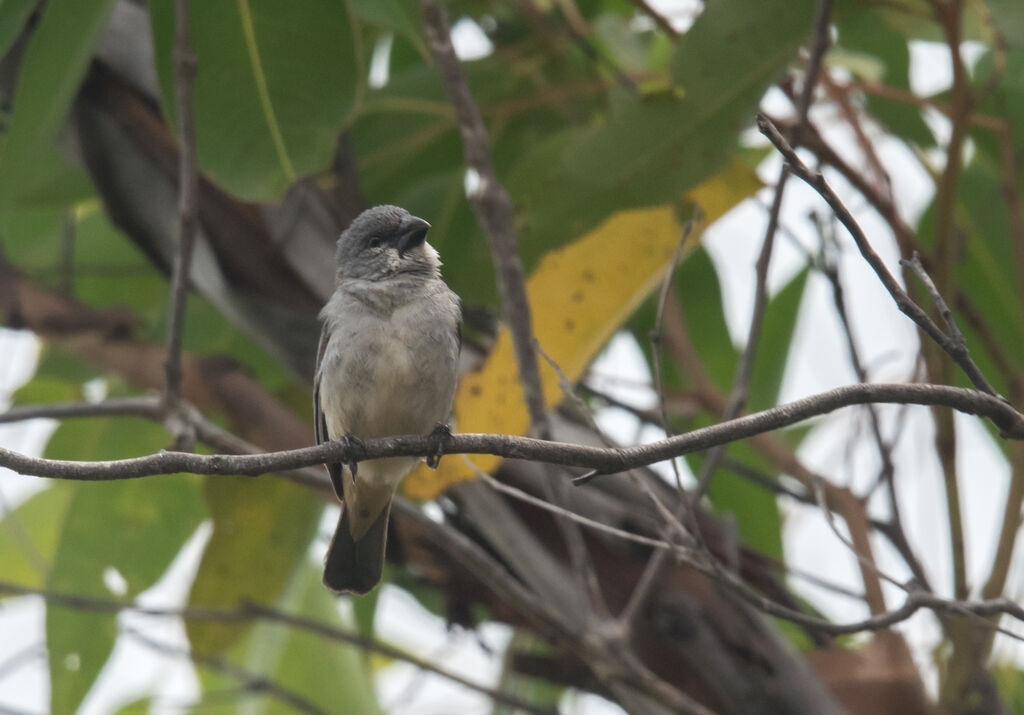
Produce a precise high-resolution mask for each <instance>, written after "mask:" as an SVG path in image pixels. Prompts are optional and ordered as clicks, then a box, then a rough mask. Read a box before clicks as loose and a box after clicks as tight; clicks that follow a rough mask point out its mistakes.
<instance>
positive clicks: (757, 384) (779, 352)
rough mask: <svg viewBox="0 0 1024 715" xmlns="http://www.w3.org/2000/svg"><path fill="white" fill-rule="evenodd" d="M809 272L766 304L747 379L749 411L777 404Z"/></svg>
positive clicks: (807, 270) (792, 281) (796, 278)
mask: <svg viewBox="0 0 1024 715" xmlns="http://www.w3.org/2000/svg"><path fill="white" fill-rule="evenodd" d="M808 273H809V269H807V268H804V269H803V270H802V271H800V272H799V273H797V274H796V275H795V276H794V277H793V279H792V280H790V282H789V283H787V284H786V285H785V287H784V288H782V290H780V291H779V292H778V293H776V294H775V295H774V296H772V297H771V299H770V300H769V301H768V305H767V307H766V308H765V313H764V323H763V325H762V326H761V341H760V343H759V344H758V347H757V355H756V359H755V361H754V369H753V372H752V373H751V376H750V399H749V401H748V403H749V407H748V409H749V411H751V412H754V411H756V410H764V409H767V408H769V407H773V406H774V405H776V404H778V399H779V388H780V387H782V376H783V373H784V372H785V371H786V362H787V359H788V357H789V351H790V345H791V344H792V342H793V333H794V331H795V330H796V321H797V318H798V317H799V314H800V304H801V302H802V301H803V297H804V288H805V287H806V285H807V276H808Z"/></svg>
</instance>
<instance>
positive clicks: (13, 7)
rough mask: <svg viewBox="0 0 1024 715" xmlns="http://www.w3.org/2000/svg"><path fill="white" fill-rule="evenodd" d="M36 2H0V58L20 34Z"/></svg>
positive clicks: (19, 0) (22, 0)
mask: <svg viewBox="0 0 1024 715" xmlns="http://www.w3.org/2000/svg"><path fill="white" fill-rule="evenodd" d="M36 4H37V0H3V2H0V57H3V56H4V55H6V54H7V50H9V49H11V45H13V44H14V41H15V40H16V39H17V37H18V35H19V34H20V33H21V28H23V27H24V26H25V21H26V20H28V16H29V15H30V14H31V13H32V9H33V8H34V7H35V6H36Z"/></svg>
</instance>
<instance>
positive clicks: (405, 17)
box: [352, 0, 427, 57]
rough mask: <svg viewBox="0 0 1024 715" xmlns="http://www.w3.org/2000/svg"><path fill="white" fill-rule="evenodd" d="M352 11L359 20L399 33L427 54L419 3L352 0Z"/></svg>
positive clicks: (387, 0)
mask: <svg viewBox="0 0 1024 715" xmlns="http://www.w3.org/2000/svg"><path fill="white" fill-rule="evenodd" d="M352 11H353V12H354V13H355V14H356V16H357V17H358V18H359V19H360V20H364V21H365V22H368V23H370V24H371V25H376V26H377V27H380V28H381V29H383V30H390V31H391V32H394V33H395V34H397V35H401V36H402V37H404V38H405V39H407V40H408V41H409V42H411V43H412V44H413V45H414V46H415V47H416V49H417V50H419V51H420V52H421V53H422V54H423V56H424V57H426V56H427V46H426V44H425V43H424V42H423V31H422V30H421V29H420V10H419V3H417V2H414V0H352Z"/></svg>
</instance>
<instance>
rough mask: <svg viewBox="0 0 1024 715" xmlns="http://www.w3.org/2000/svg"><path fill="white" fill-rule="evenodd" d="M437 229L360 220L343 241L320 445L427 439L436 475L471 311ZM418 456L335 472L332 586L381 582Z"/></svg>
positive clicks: (324, 341)
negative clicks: (448, 276) (444, 273)
mask: <svg viewBox="0 0 1024 715" xmlns="http://www.w3.org/2000/svg"><path fill="white" fill-rule="evenodd" d="M429 230H430V224H429V223H427V222H426V221H425V220H423V219H421V218H419V217H416V216H413V215H412V214H410V213H409V212H408V211H406V210H405V209H403V208H400V207H398V206H390V205H382V206H374V207H373V208H369V209H367V210H365V211H363V212H362V213H361V214H359V216H357V217H356V218H355V219H354V220H353V221H352V223H351V224H350V225H349V227H348V228H347V229H345V231H343V232H342V233H341V236H340V238H339V239H338V244H337V269H336V273H335V287H334V292H333V293H332V294H331V296H330V298H328V300H327V302H326V304H325V305H324V307H323V309H322V310H321V311H320V316H319V317H320V322H321V332H320V342H319V347H318V349H317V360H316V372H315V376H314V381H313V411H314V419H315V425H316V428H315V430H316V441H317V443H318V444H321V443H323V442H326V441H339V440H340V441H344V442H346V444H347V446H348V447H349V448H350V449H349V453H350V454H351V453H353V452H358V449H359V447H360V446H361V444H362V440H364V439H374V438H378V437H388V436H394V435H405V434H428V436H429V438H430V440H431V444H432V455H431V456H430V457H427V463H428V465H429V466H431V467H434V468H436V467H437V463H438V460H439V459H440V454H441V452H442V450H443V446H444V440H445V439H447V437H449V436H450V434H451V433H450V431H449V428H448V423H449V421H450V418H451V413H452V404H453V401H454V397H455V388H456V384H457V381H458V361H459V351H460V348H461V342H462V339H461V329H460V326H461V321H462V308H461V302H460V300H459V298H458V296H457V295H456V294H455V293H454V292H452V290H451V289H450V288H449V287H448V285H447V284H446V283H445V281H444V279H443V278H442V277H441V260H440V257H439V256H438V253H437V251H436V250H435V249H434V248H433V247H432V246H431V245H430V244H429V243H427V241H426V237H427V232H428V231H429ZM420 460H421V458H417V457H387V458H383V459H373V460H366V461H361V462H357V461H356V460H355V459H351V460H350V461H348V462H346V463H332V464H327V465H326V466H327V470H328V472H329V474H330V477H331V483H332V485H333V486H334V491H335V494H336V495H337V496H338V498H339V499H340V500H341V502H342V511H341V516H340V518H339V521H338V526H337V528H336V529H335V532H334V538H333V539H332V540H331V544H330V547H329V548H328V550H327V557H326V559H325V562H324V576H323V582H324V585H325V586H327V587H328V588H329V589H331V590H333V591H336V592H339V593H344V592H351V593H356V594H365V593H368V592H369V591H371V590H372V589H373V588H374V587H375V586H376V585H377V584H378V583H379V582H380V580H381V576H382V573H383V569H384V554H385V550H386V547H387V536H388V518H389V516H390V513H391V502H392V499H393V497H394V494H395V490H396V489H397V488H398V485H399V483H400V482H401V481H402V479H404V478H405V476H406V475H407V474H408V473H409V472H410V471H412V469H413V468H414V467H415V466H416V465H417V464H418V463H419V461H420Z"/></svg>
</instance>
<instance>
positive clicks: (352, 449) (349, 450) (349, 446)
mask: <svg viewBox="0 0 1024 715" xmlns="http://www.w3.org/2000/svg"><path fill="white" fill-rule="evenodd" d="M340 441H341V442H342V443H343V444H344V445H345V466H346V467H348V473H349V474H350V475H351V477H352V483H353V484H355V483H356V474H357V473H358V472H359V460H360V459H362V458H363V455H365V454H366V445H365V444H363V440H361V439H359V438H358V437H356V436H355V435H354V434H352V433H351V432H348V433H346V434H345V436H344V437H342V438H341V440H340Z"/></svg>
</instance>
